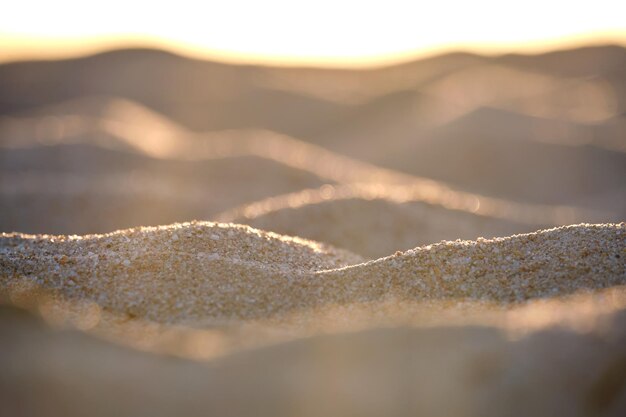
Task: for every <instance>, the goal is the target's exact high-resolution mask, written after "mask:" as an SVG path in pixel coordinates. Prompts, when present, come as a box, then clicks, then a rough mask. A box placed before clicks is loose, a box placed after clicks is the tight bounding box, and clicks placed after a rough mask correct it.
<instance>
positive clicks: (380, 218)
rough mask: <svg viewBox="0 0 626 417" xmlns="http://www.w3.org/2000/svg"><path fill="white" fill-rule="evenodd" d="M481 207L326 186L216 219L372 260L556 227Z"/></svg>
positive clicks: (393, 191)
mask: <svg viewBox="0 0 626 417" xmlns="http://www.w3.org/2000/svg"><path fill="white" fill-rule="evenodd" d="M479 207H480V200H479V199H478V198H477V199H476V200H475V205H474V207H473V209H474V210H472V208H471V207H470V208H468V209H465V210H462V209H451V208H447V207H445V206H444V205H441V204H432V203H429V202H427V201H424V199H423V198H420V196H419V195H415V193H414V192H413V189H412V187H409V186H386V187H376V186H373V185H367V184H352V185H338V186H331V185H324V186H323V187H321V188H317V189H310V190H303V191H300V192H296V193H291V194H286V195H282V196H277V197H271V198H268V199H266V200H261V201H258V202H255V203H252V204H247V205H244V206H240V207H236V208H234V209H231V210H228V211H226V212H223V213H220V214H219V215H217V217H216V219H217V220H219V221H223V222H233V223H242V224H248V225H250V226H252V227H256V228H259V229H263V230H271V231H273V232H276V233H280V234H285V235H289V236H301V237H305V238H307V239H312V240H316V241H319V242H326V243H330V244H332V245H334V246H337V247H341V248H345V249H348V250H350V251H352V252H355V253H358V254H361V255H363V256H365V257H368V258H371V259H375V258H380V257H382V256H386V255H389V254H390V253H393V252H395V251H398V250H407V249H411V248H414V247H416V246H421V245H425V244H428V243H434V242H439V241H441V240H455V239H464V240H465V239H476V238H478V237H493V236H509V235H512V234H515V233H524V232H532V231H535V230H537V229H541V228H544V227H550V226H554V225H553V224H542V223H533V222H522V221H516V220H514V219H511V218H508V219H507V218H498V217H493V216H489V215H485V214H478V213H476V212H475V211H477V210H478V208H479ZM372 236H376V238H372Z"/></svg>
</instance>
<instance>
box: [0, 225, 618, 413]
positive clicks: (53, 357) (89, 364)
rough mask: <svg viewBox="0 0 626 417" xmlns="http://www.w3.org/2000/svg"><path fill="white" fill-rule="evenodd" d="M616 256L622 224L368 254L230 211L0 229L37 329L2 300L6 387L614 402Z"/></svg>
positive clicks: (568, 405) (43, 405)
mask: <svg viewBox="0 0 626 417" xmlns="http://www.w3.org/2000/svg"><path fill="white" fill-rule="evenodd" d="M624 257H626V224H624V223H621V224H598V225H590V224H580V225H575V226H568V227H560V228H554V229H547V230H541V231H537V232H535V233H529V234H521V235H514V236H510V237H505V238H495V239H478V240H475V241H460V240H457V241H444V242H441V243H437V244H431V245H427V246H421V247H417V248H414V249H411V250H408V251H405V252H397V253H396V254H393V255H391V256H388V257H383V258H380V259H377V260H375V261H369V262H365V261H364V260H363V258H361V257H359V256H358V255H354V254H352V253H350V252H347V251H345V250H341V249H335V248H333V247H331V246H329V245H326V244H321V243H317V242H314V241H309V240H305V239H302V238H294V237H288V236H283V235H278V234H275V233H272V232H264V231H261V230H258V229H253V228H251V227H248V226H242V225H234V224H224V223H211V222H191V223H184V224H174V225H170V226H162V227H145V228H135V229H128V230H123V231H118V232H114V233H109V234H104V235H90V236H53V235H24V234H19V233H10V234H6V233H5V234H2V237H1V238H0V259H1V263H0V277H1V280H2V281H1V282H0V284H1V287H2V288H3V294H4V297H5V299H6V300H7V301H8V302H10V303H11V304H14V305H18V306H21V308H26V309H28V310H30V311H33V312H35V313H36V314H37V315H40V316H41V317H42V318H43V319H44V320H45V323H46V325H45V326H44V327H42V325H41V324H38V323H36V322H34V321H33V319H32V316H26V315H24V314H23V313H17V312H16V311H15V310H12V309H8V307H3V310H2V314H0V329H2V334H3V335H5V339H4V342H3V343H1V344H0V349H1V351H2V352H3V354H2V359H1V360H0V361H1V363H2V366H3V369H4V372H3V373H2V376H0V387H2V390H0V392H2V394H0V398H3V400H4V401H5V402H6V404H8V407H9V408H7V409H8V410H10V411H12V412H14V413H16V412H18V411H19V410H22V411H24V410H27V412H28V413H31V414H38V413H42V412H43V413H45V414H48V415H82V414H84V413H87V412H89V413H92V414H93V415H110V414H111V413H115V412H116V410H118V411H119V410H124V412H130V413H132V414H133V415H157V416H158V415H170V414H171V413H174V412H177V413H179V412H184V413H186V414H189V415H203V414H205V413H206V412H210V413H219V414H220V415H253V414H254V415H268V416H270V415H272V416H276V415H293V413H296V414H298V415H319V414H320V413H322V414H327V413H329V414H333V415H342V414H344V413H353V412H358V413H359V414H361V415H380V413H384V414H389V413H390V414H391V415H414V414H415V413H427V414H430V415H441V416H443V415H458V416H466V415H467V416H470V415H494V416H495V415H502V414H503V413H504V414H507V413H509V414H511V413H512V414H513V415H528V414H533V415H550V414H551V413H552V412H556V413H558V414H567V415H586V414H584V413H587V412H591V413H596V414H597V413H600V414H602V415H616V416H617V415H619V413H620V410H623V407H624V406H625V405H626V402H625V401H626V398H624V397H623V394H622V393H621V392H622V391H621V388H620V387H621V385H620V384H621V378H622V376H621V375H622V374H623V347H624V346H625V345H626V333H624V325H623V323H624V311H626V290H624V288H625V287H624V284H626V263H625V262H624ZM59 326H60V327H59ZM52 329H57V330H52ZM59 329H60V330H59ZM94 336H95V337H96V338H94ZM101 339H105V340H108V341H112V342H114V344H113V345H111V344H108V343H104V342H102V341H101ZM25 340H29V343H27V344H25V343H23V342H22V341H25ZM120 346H128V347H132V348H133V349H131V350H128V349H126V348H122V347H120ZM146 350H147V351H151V352H156V353H161V354H163V353H167V354H168V355H175V356H178V357H180V358H183V359H182V360H178V361H174V362H172V361H170V360H164V359H162V358H160V357H159V356H152V355H147V354H145V353H140V352H141V351H146ZM206 360H209V362H204V361H206ZM190 361H193V362H190ZM196 361H200V362H196ZM444 369H445V372H442V370H444ZM16 380H17V381H22V382H20V383H18V384H16V383H15V382H14V381H16ZM329 381H332V383H331V382H329ZM329 384H330V385H329ZM545 384H548V386H550V389H549V391H548V392H549V395H545V394H544V393H545V391H544V390H543V389H542V388H541V387H542V386H544V385H545ZM25 387H29V389H28V391H24V388H25ZM46 387H47V388H46ZM181 390H182V391H184V392H185V401H184V402H183V403H181V402H180V400H178V399H177V398H180V397H179V395H180V394H179V393H180V391H181ZM27 393H28V394H27ZM150 393H153V394H150ZM156 393H158V395H159V397H158V400H156V399H155V398H154V397H153V395H154V394H156ZM338 393H341V395H340V396H339V397H338V396H337V395H338ZM27 395H31V396H33V397H35V398H37V401H36V402H28V401H27V400H25V399H26V398H27ZM111 395H114V396H115V398H116V401H115V402H111V401H110V398H111ZM527 396H530V397H532V398H533V400H532V401H522V402H520V401H519V398H524V397H527ZM241 398H245V401H239V400H238V399H241ZM64 403H69V404H72V409H71V410H69V411H68V410H67V409H66V408H65V407H64V406H62V404H64ZM513 404H515V405H514V408H513V409H512V406H513ZM294 410H295V411H294ZM513 410H514V412H513Z"/></svg>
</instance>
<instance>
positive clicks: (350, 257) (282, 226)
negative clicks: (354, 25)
mask: <svg viewBox="0 0 626 417" xmlns="http://www.w3.org/2000/svg"><path fill="white" fill-rule="evenodd" d="M625 74H626V49H624V48H621V47H616V46H598V47H590V48H581V49H576V50H568V51H559V52H553V53H548V54H542V55H537V56H523V55H503V56H479V55H474V54H467V53H453V54H446V55H443V56H435V57H432V58H428V59H425V60H421V61H416V62H410V63H404V64H400V65H396V66H392V67H389V68H375V69H363V70H347V69H345V70H334V69H324V70H321V69H314V68H271V67H258V66H236V65H229V64H224V63H214V62H202V61H197V60H190V59H187V58H184V57H180V56H176V55H173V54H170V53H164V52H161V51H150V50H127V51H114V52H109V53H103V54H99V55H96V56H92V57H85V58H78V59H70V60H65V61H54V62H53V61H50V62H24V63H15V64H7V65H0V92H1V93H0V417H4V416H5V415H6V416H7V417H8V416H11V417H13V416H15V417H22V416H25V417H30V416H37V417H39V416H59V417H61V416H62V417H73V416H76V417H79V416H81V417H82V416H86V415H88V416H114V415H121V416H126V415H129V416H150V417H156V416H164V417H165V416H173V415H184V416H207V415H216V416H271V417H279V416H305V417H306V416H320V415H323V416H381V415H382V416H415V415H427V416H442V417H444V416H445V417H456V416H460V417H464V416H468V417H469V416H472V417H483V416H494V417H496V416H498V417H501V416H520V417H522V416H523V417H527V416H538V417H543V416H545V417H548V416H550V417H552V416H581V417H583V416H589V417H590V416H594V417H595V416H604V417H617V416H619V417H622V416H624V415H626V262H625V259H626V224H624V223H623V222H624V220H626V219H625V216H626V193H625V192H624V191H626V188H625V185H624V184H625V183H626V182H625V181H624V178H626V164H625V163H624V162H625V161H626V152H625V150H626V141H625V140H624V138H626V136H625V135H624V132H626V117H624V116H625V115H626V113H625V109H626V94H625V93H626V89H625V88H624V86H626V83H625V78H624V75H625Z"/></svg>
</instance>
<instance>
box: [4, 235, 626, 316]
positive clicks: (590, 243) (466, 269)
mask: <svg viewBox="0 0 626 417" xmlns="http://www.w3.org/2000/svg"><path fill="white" fill-rule="evenodd" d="M625 229H626V226H625V225H624V224H619V225H579V226H570V227H564V228H557V229H550V230H546V231H541V232H537V233H533V234H526V235H516V236H513V237H510V238H505V239H502V238H498V239H494V240H485V239H481V240H478V241H473V242H472V241H456V242H449V243H445V242H444V243H440V244H435V245H429V246H425V247H420V248H417V249H414V250H410V251H407V252H404V253H402V252H398V253H397V254H395V255H393V256H389V257H386V258H381V259H378V260H376V261H372V262H369V263H363V264H360V263H359V262H360V261H361V258H359V257H358V256H355V255H351V254H349V253H346V252H343V251H339V250H335V249H332V248H329V247H326V246H324V245H321V244H317V243H314V242H311V241H303V240H301V239H299V238H289V237H284V236H280V235H275V234H271V233H266V232H261V231H258V230H256V229H252V228H248V227H244V226H235V225H228V224H216V223H187V224H182V225H173V226H169V227H159V228H143V229H129V230H127V231H121V232H116V233H113V234H108V235H96V236H86V237H82V238H81V237H63V236H59V237H55V236H28V235H20V234H8V235H6V234H5V235H3V236H2V240H1V243H0V244H1V246H0V247H1V250H2V260H3V261H2V270H1V273H0V276H2V279H3V281H4V286H7V285H9V284H11V282H13V281H16V282H18V283H19V284H20V285H25V284H27V283H29V282H30V283H31V284H32V285H35V286H43V287H44V288H46V289H50V290H53V291H57V292H59V293H60V294H62V295H64V296H69V297H78V298H86V299H89V300H90V301H93V302H96V303H98V304H99V305H101V307H103V308H105V309H109V310H113V311H116V312H119V313H122V314H128V315H130V316H131V317H142V318H146V319H150V320H156V321H161V322H178V321H183V322H192V321H194V320H195V321H201V320H209V319H213V318H214V319H220V320H221V319H229V318H233V319H236V318H246V319H248V318H261V317H269V316H273V315H275V314H279V313H281V314H282V313H286V312H290V311H294V310H302V309H306V308H312V307H316V306H320V305H324V304H348V303H356V302H368V301H376V300H384V299H386V298H393V299H398V300H427V299H444V298H470V299H491V300H495V301H499V302H516V301H523V300H526V299H530V298H535V297H548V296H553V295H558V294H567V293H572V292H575V291H577V290H583V289H599V288H606V287H610V286H614V285H620V284H625V283H626V264H625V263H624V261H623V259H622V257H623V256H624V252H625V250H626V238H625V237H626V236H625V233H626V230H625Z"/></svg>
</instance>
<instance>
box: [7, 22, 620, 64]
mask: <svg viewBox="0 0 626 417" xmlns="http://www.w3.org/2000/svg"><path fill="white" fill-rule="evenodd" d="M623 35H624V36H616V34H615V31H610V32H608V33H605V32H602V33H596V34H595V35H591V34H589V33H586V34H580V35H577V36H566V37H561V38H554V39H545V40H542V41H536V42H522V43H508V44H497V43H491V44H486V43H485V44H476V43H474V44H472V43H467V44H463V43H456V44H449V45H435V46H432V47H428V48H421V49H417V50H410V51H404V52H394V53H388V54H374V55H362V56H353V57H335V56H327V57H323V56H283V55H272V54H261V53H242V52H237V51H228V50H217V49H208V48H203V47H201V46H197V45H192V44H187V43H184V42H177V41H172V40H168V39H164V38H161V39H159V38H156V37H136V36H130V37H129V36H121V37H118V36H108V37H91V38H86V39H85V38H71V39H64V40H59V39H51V40H41V39H37V40H35V39H29V38H27V39H13V40H12V42H13V44H14V45H11V47H12V48H13V50H11V49H10V48H7V45H6V41H4V42H2V36H0V43H4V48H3V49H4V51H2V52H0V65H3V64H10V63H16V62H33V61H63V60H71V59H80V58H85V57H89V56H95V55H100V54H104V53H108V52H115V51H120V50H133V49H144V50H160V51H164V52H169V53H171V54H174V55H178V56H181V57H185V58H190V59H196V60H202V61H213V62H218V63H223V64H232V65H242V66H246V65H250V66H264V67H286V68H321V69H348V70H349V69H368V68H372V69H375V68H383V67H391V66H395V65H402V64H405V63H410V62H414V61H418V60H424V59H429V58H432V57H436V56H441V55H447V54H454V53H468V54H474V55H479V56H486V57H496V56H502V55H510V54H519V55H542V54H546V53H550V52H556V51H563V50H573V49H581V48H590V47H602V46H616V47H622V48H626V30H625V31H624V33H623ZM53 44H57V45H56V48H55V47H51V45H53Z"/></svg>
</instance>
